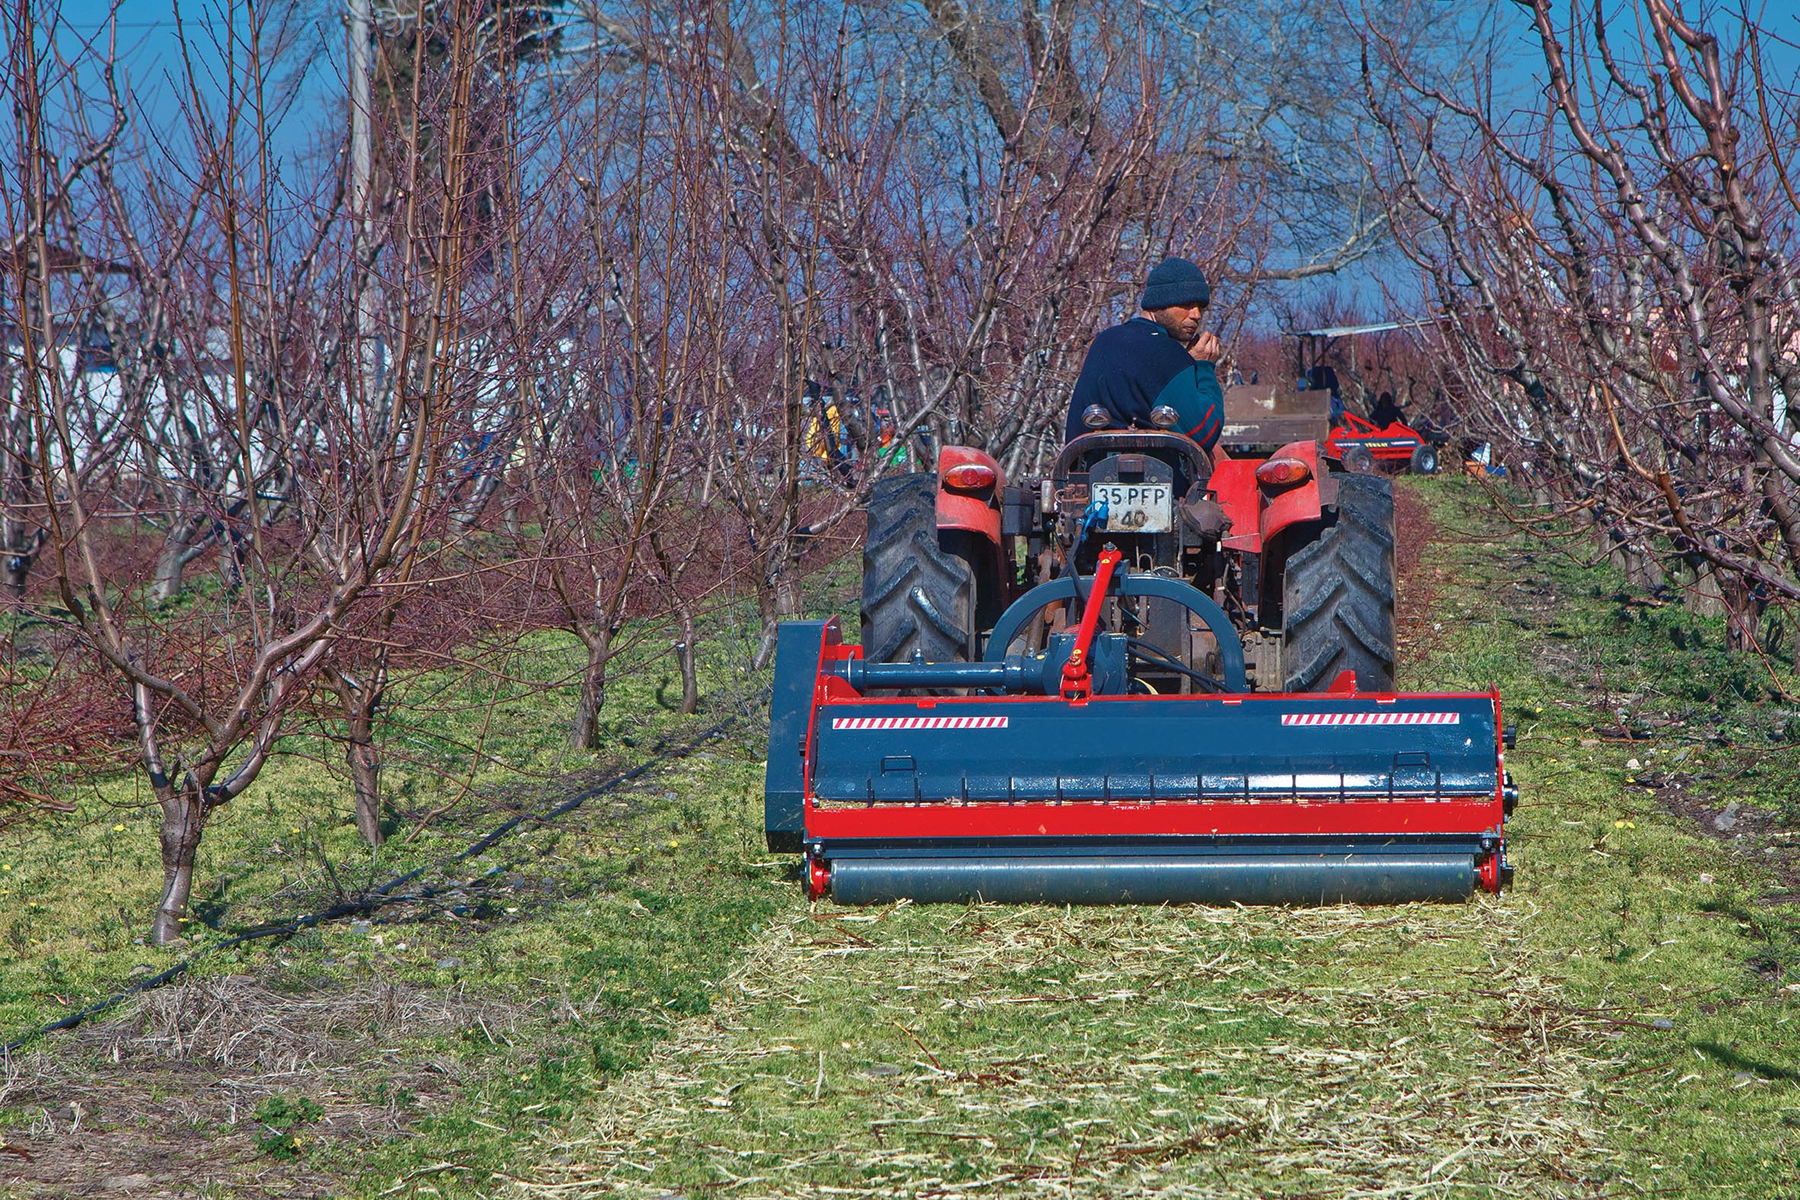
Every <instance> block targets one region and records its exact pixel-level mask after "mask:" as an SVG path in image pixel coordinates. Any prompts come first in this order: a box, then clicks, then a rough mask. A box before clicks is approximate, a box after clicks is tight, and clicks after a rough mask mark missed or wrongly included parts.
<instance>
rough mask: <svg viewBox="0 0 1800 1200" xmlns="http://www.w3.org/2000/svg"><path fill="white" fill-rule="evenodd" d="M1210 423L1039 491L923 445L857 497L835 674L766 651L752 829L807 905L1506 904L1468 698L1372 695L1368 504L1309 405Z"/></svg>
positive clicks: (1382, 503) (975, 454)
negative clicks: (810, 900) (864, 503)
mask: <svg viewBox="0 0 1800 1200" xmlns="http://www.w3.org/2000/svg"><path fill="white" fill-rule="evenodd" d="M1226 399H1227V405H1226V420H1225V428H1224V433H1223V435H1222V439H1221V453H1220V454H1219V455H1218V456H1216V457H1215V456H1214V455H1212V454H1209V453H1207V452H1206V451H1205V450H1204V449H1202V448H1201V447H1200V446H1199V445H1198V444H1196V443H1195V442H1193V441H1191V440H1190V439H1188V438H1186V437H1183V436H1181V435H1180V434H1176V433H1173V432H1167V431H1166V428H1157V429H1148V430H1124V431H1099V432H1094V433H1089V434H1087V435H1085V436H1082V437H1079V438H1076V439H1075V440H1073V441H1072V442H1070V443H1069V445H1068V446H1066V447H1065V448H1064V449H1063V451H1062V453H1061V454H1060V455H1059V456H1058V457H1057V459H1056V461H1055V463H1054V464H1053V466H1052V469H1051V470H1050V472H1049V473H1048V474H1046V475H1044V476H1043V477H1041V478H1033V479H1026V480H1019V481H1008V480H1007V479H1006V478H1004V476H1003V475H1002V472H1001V470H1000V467H999V466H998V464H997V463H995V461H994V460H993V459H991V458H989V457H988V456H986V455H985V454H982V453H980V452H979V451H975V450H970V449H966V448H962V447H954V446H946V447H944V448H943V449H942V451H941V453H940V455H939V462H938V469H937V470H936V471H935V472H929V473H924V474H913V475H902V476H899V477H897V478H891V479H887V480H883V481H881V482H879V483H877V484H876V485H875V488H874V491H873V494H872V496H871V499H870V504H869V531H868V539H867V542H866V547H865V551H864V560H863V562H864V574H863V602H862V638H861V642H862V644H861V645H851V644H848V643H846V641H845V640H844V637H843V631H842V630H841V629H840V628H839V627H838V623H837V622H836V621H793V622H788V623H786V624H784V625H783V626H782V627H781V629H780V631H779V640H778V645H777V651H776V658H775V682H774V694H773V700H772V711H771V719H770V732H769V764H768V774H767V780H766V790H765V825H766V831H767V835H768V840H769V845H770V847H771V848H772V849H776V850H786V851H798V852H800V853H801V854H803V855H804V856H805V875H806V880H807V887H808V890H809V892H810V894H812V895H813V896H815V897H831V898H833V899H835V900H837V901H839V902H841V903H850V904H857V903H873V902H882V901H892V900H897V899H902V898H909V899H913V900H918V901H968V900H974V899H987V900H992V901H1002V902H1047V903H1059V904H1060V903H1119V902H1136V903H1162V902H1210V903H1231V902H1242V903H1275V904H1308V903H1312V904H1317V903H1339V902H1346V901H1358V902H1386V901H1406V900H1423V899H1433V900H1456V899H1463V898H1466V897H1467V896H1469V895H1470V894H1471V893H1472V892H1475V891H1478V890H1479V891H1488V892H1497V891H1499V890H1500V889H1501V888H1502V887H1503V886H1505V884H1506V883H1507V881H1508V879H1509V868H1508V867H1507V863H1506V854H1505V842H1504V824H1505V817H1506V814H1507V813H1508V811H1510V809H1511V806H1512V803H1513V800H1514V792H1513V789H1512V785H1511V780H1510V778H1509V777H1508V776H1507V774H1506V771H1505V769H1504V763H1503V753H1504V751H1503V730H1502V726H1501V717H1500V706H1499V698H1498V696H1496V695H1495V694H1493V693H1491V692H1469V693H1454V694H1441V695H1408V694H1403V693H1397V692H1395V691H1394V537H1393V495H1392V490H1391V487H1392V485H1391V483H1390V481H1389V480H1388V479H1386V478H1385V477H1383V476H1381V475H1378V474H1355V473H1349V474H1346V473H1333V472H1330V471H1329V470H1328V469H1327V468H1328V463H1327V461H1326V459H1325V458H1324V457H1323V456H1322V455H1321V451H1320V442H1321V441H1322V440H1323V438H1324V436H1325V433H1326V430H1325V420H1324V418H1325V412H1324V408H1323V405H1324V402H1325V394H1324V393H1323V392H1321V393H1319V394H1318V395H1316V396H1309V395H1307V394H1306V393H1301V392H1289V393H1287V394H1286V395H1275V394H1273V393H1271V394H1270V395H1268V396H1263V395H1262V394H1261V393H1260V392H1258V391H1257V390H1255V389H1250V390H1248V391H1247V390H1245V389H1231V390H1229V391H1228V392H1227V397H1226ZM1157 416H1158V417H1161V418H1163V419H1165V420H1166V421H1167V422H1168V423H1169V424H1171V425H1172V424H1173V423H1174V420H1175V414H1174V413H1173V412H1172V411H1167V410H1159V412H1158V414H1157ZM1159 423H1160V422H1159Z"/></svg>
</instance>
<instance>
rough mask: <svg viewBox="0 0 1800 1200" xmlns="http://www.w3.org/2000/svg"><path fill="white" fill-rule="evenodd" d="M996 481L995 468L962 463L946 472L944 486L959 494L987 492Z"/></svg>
mask: <svg viewBox="0 0 1800 1200" xmlns="http://www.w3.org/2000/svg"><path fill="white" fill-rule="evenodd" d="M994 480H995V475H994V468H992V467H984V466H982V465H981V464H980V463H961V464H958V465H957V466H954V467H951V468H950V469H949V470H948V471H945V472H944V486H945V487H947V488H950V489H951V490H952V491H958V492H985V491H987V490H988V489H989V488H991V487H993V486H994Z"/></svg>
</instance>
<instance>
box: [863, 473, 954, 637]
mask: <svg viewBox="0 0 1800 1200" xmlns="http://www.w3.org/2000/svg"><path fill="white" fill-rule="evenodd" d="M937 486H938V479H937V474H936V472H924V473H920V474H914V475H899V476H896V477H894V478H892V479H883V480H881V481H880V482H879V483H877V484H876V485H875V487H874V490H873V491H872V492H871V493H870V496H869V533H868V537H867V538H866V539H865V540H864V542H863V585H862V645H863V658H864V660H865V661H867V662H906V661H908V660H909V659H911V658H912V656H913V654H914V652H918V653H919V654H921V655H923V656H924V659H925V661H926V662H968V661H971V660H973V659H974V658H975V651H976V645H975V571H974V568H973V565H972V564H971V563H970V561H969V558H968V557H967V556H966V555H965V554H963V553H961V552H959V549H958V546H957V543H958V541H959V540H960V538H959V536H958V535H957V534H955V533H954V532H952V533H949V534H946V535H940V534H939V533H938V527H937Z"/></svg>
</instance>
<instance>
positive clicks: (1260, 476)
mask: <svg viewBox="0 0 1800 1200" xmlns="http://www.w3.org/2000/svg"><path fill="white" fill-rule="evenodd" d="M1311 478H1312V468H1311V467H1309V466H1307V465H1306V464H1305V463H1304V462H1302V461H1300V460H1299V459H1297V458H1271V459H1270V460H1269V461H1268V462H1266V463H1264V464H1263V465H1262V466H1260V467H1258V468H1256V482H1258V483H1261V484H1266V485H1267V486H1269V487H1291V486H1293V485H1294V484H1296V483H1305V482H1306V481H1307V480H1308V479H1311Z"/></svg>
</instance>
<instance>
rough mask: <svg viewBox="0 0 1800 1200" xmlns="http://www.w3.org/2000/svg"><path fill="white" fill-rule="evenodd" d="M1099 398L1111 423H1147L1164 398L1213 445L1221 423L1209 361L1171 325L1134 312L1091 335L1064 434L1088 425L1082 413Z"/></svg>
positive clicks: (1184, 427) (1183, 429) (1191, 432)
mask: <svg viewBox="0 0 1800 1200" xmlns="http://www.w3.org/2000/svg"><path fill="white" fill-rule="evenodd" d="M1090 404H1098V405H1099V406H1100V407H1101V408H1104V409H1105V410H1106V411H1107V412H1109V413H1111V414H1112V423H1111V424H1110V425H1109V426H1108V428H1111V429H1128V428H1131V427H1132V426H1136V427H1137V428H1140V429H1150V428H1153V426H1152V425H1151V424H1150V410H1151V409H1153V408H1155V407H1156V406H1157V405H1159V404H1167V405H1168V406H1169V407H1171V408H1173V409H1174V410H1175V411H1176V412H1177V413H1179V414H1181V419H1180V420H1179V421H1177V422H1176V423H1175V429H1176V431H1177V432H1180V433H1185V434H1187V435H1188V436H1189V437H1191V438H1193V439H1194V440H1195V441H1196V442H1199V443H1200V444H1201V445H1202V446H1205V447H1206V448H1207V449H1208V450H1211V449H1212V448H1213V446H1214V445H1215V444H1216V443H1217V442H1218V440H1219V430H1220V428H1221V427H1222V426H1223V425H1224V423H1225V398H1224V395H1223V394H1222V393H1221V392H1220V391H1219V377H1218V374H1217V372H1215V371H1214V370H1213V365H1212V364H1211V363H1209V362H1195V361H1194V360H1193V359H1192V358H1191V357H1189V355H1188V352H1187V350H1186V349H1184V348H1183V347H1182V345H1181V344H1180V343H1179V342H1177V341H1176V340H1175V339H1174V338H1172V337H1170V336H1169V331H1168V330H1166V329H1164V328H1163V327H1162V326H1161V325H1158V324H1157V323H1156V322H1155V321H1152V320H1151V319H1150V318H1148V317H1133V318H1132V319H1131V320H1129V321H1127V322H1125V323H1124V324H1123V325H1115V326H1113V327H1112V328H1111V329H1108V330H1106V331H1105V332H1103V333H1102V334H1101V335H1100V336H1099V337H1097V338H1095V339H1094V344H1093V345H1092V346H1089V347H1088V352H1087V361H1086V362H1084V363H1082V364H1081V377H1080V378H1079V379H1077V380H1076V381H1075V396H1074V399H1073V400H1072V401H1071V402H1070V404H1069V423H1068V430H1067V435H1066V436H1067V437H1069V438H1075V437H1079V436H1080V435H1081V434H1084V433H1086V432H1087V431H1088V429H1087V426H1086V425H1084V424H1083V423H1082V420H1081V414H1082V413H1084V412H1086V411H1087V408H1088V405H1090Z"/></svg>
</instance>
